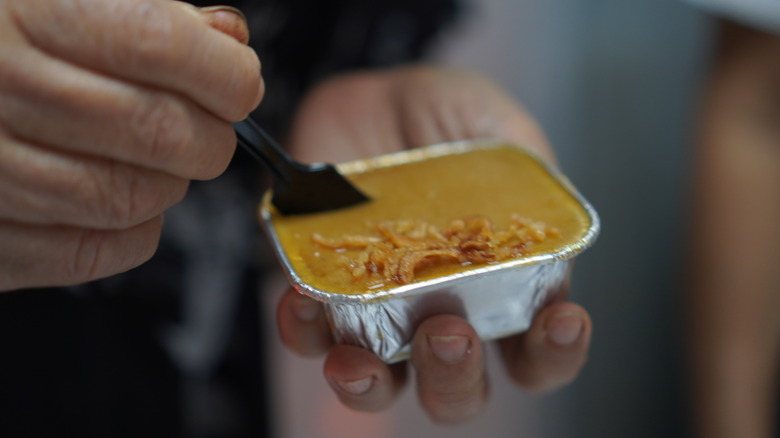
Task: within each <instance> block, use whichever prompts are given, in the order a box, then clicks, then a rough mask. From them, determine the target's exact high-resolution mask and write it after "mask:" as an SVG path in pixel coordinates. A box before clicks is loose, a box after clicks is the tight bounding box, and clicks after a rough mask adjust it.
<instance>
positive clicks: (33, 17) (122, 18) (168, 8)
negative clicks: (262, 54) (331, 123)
mask: <svg viewBox="0 0 780 438" xmlns="http://www.w3.org/2000/svg"><path fill="white" fill-rule="evenodd" d="M11 7H12V8H13V11H12V13H13V15H14V22H15V23H16V24H17V25H18V26H20V27H21V29H22V32H23V33H24V35H25V37H26V38H27V39H28V40H29V41H30V42H31V43H32V44H33V45H35V46H36V47H38V48H40V49H41V50H43V51H45V52H46V53H48V54H51V55H53V56H55V57H58V58H62V59H63V60H65V61H67V62H70V63H74V64H78V65H80V66H84V67H87V68H90V69H94V70H96V71H98V72H102V73H104V74H108V75H112V76H117V77H120V78H123V79H127V80H130V81H134V82H141V83H144V84H147V85H151V86H154V87H159V88H164V89H171V90H176V91H178V92H180V93H182V94H184V95H187V96H190V97H191V98H192V99H193V100H195V101H196V102H197V103H199V104H200V105H202V106H203V107H205V108H206V109H207V110H208V111H209V112H212V113H214V114H216V115H217V116H219V117H221V118H223V119H225V120H228V121H238V120H241V119H243V118H244V117H246V115H247V114H248V113H249V112H250V111H251V110H252V109H253V108H254V107H255V106H257V103H258V102H259V101H260V98H261V96H262V81H261V78H260V62H259V60H258V58H257V55H256V54H255V52H254V51H253V50H252V49H251V48H249V47H247V46H245V45H244V44H241V43H239V42H238V41H236V40H235V38H233V37H231V36H229V35H227V34H224V33H222V32H220V31H219V30H216V29H214V28H212V27H211V26H209V24H208V22H207V20H204V19H203V17H202V16H201V14H200V13H198V12H197V11H195V10H193V9H192V7H187V6H186V5H184V4H183V3H180V2H172V1H168V0H66V1H56V2H44V1H34V2H33V1H30V2H27V1H25V2H12V4H11Z"/></svg>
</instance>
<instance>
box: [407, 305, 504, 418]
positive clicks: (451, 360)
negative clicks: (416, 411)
mask: <svg viewBox="0 0 780 438" xmlns="http://www.w3.org/2000/svg"><path fill="white" fill-rule="evenodd" d="M412 364H413V365H414V368H415V369H416V370H417V391H418V395H419V397H420V401H421V404H422V406H423V408H425V410H426V411H427V412H428V414H429V416H430V417H431V419H432V420H433V421H435V422H437V423H442V424H455V423H461V422H466V421H468V420H470V419H472V418H474V417H475V416H476V415H477V414H478V413H479V412H480V411H481V410H482V409H483V407H484V406H485V403H486V401H487V396H488V392H489V387H488V383H487V376H486V374H485V364H484V358H483V349H482V344H481V343H480V341H479V337H478V336H477V334H476V332H475V331H474V329H473V328H472V327H471V326H470V325H469V324H468V323H467V322H466V321H464V320H463V319H462V318H459V317H456V316H452V315H439V316H435V317H432V318H429V319H427V320H426V321H424V322H423V323H422V324H421V325H420V327H419V328H418V329H417V332H416V333H415V336H414V339H413V341H412Z"/></svg>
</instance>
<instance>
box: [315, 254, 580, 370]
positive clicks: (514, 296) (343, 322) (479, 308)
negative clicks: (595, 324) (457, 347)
mask: <svg viewBox="0 0 780 438" xmlns="http://www.w3.org/2000/svg"><path fill="white" fill-rule="evenodd" d="M568 265H569V262H568V260H559V261H556V262H549V263H540V264H534V265H526V266H518V267H515V268H511V269H504V270H500V271H493V272H490V273H486V274H485V275H483V276H472V277H469V278H467V279H464V280H465V281H461V282H457V281H456V282H454V283H455V284H454V285H451V286H446V285H442V288H440V289H433V290H429V291H427V292H424V293H419V294H409V295H406V296H403V297H398V298H395V299H390V300H384V301H379V302H374V303H358V304H354V303H347V304H339V303H327V304H325V309H326V312H327V314H328V318H329V320H330V323H331V327H332V329H333V334H334V336H335V338H336V341H337V342H340V343H346V344H351V345H357V346H360V347H363V348H366V349H368V350H371V351H373V352H374V353H376V354H377V356H379V357H380V358H381V359H382V360H384V361H386V362H397V361H399V360H403V359H406V358H407V357H408V356H409V353H410V347H409V341H410V340H411V338H412V335H413V334H414V330H415V329H416V328H417V326H418V325H419V324H420V323H421V322H422V321H423V320H425V319H426V318H428V317H430V316H433V315H436V314H451V315H458V316H461V317H463V318H465V319H466V320H468V321H469V323H471V325H472V326H473V327H474V329H475V330H476V331H477V334H479V336H480V338H481V339H483V340H490V339H497V338H501V337H504V336H508V335H510V334H514V333H520V332H522V331H525V330H526V329H528V328H529V327H530V326H531V322H532V320H533V317H534V315H535V314H536V312H537V311H538V310H539V308H541V307H542V306H543V305H544V303H545V302H547V301H548V300H551V299H554V298H555V296H556V294H557V293H558V291H559V290H560V288H561V285H562V283H563V280H564V277H565V275H566V269H567V266H568Z"/></svg>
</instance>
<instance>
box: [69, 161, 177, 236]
mask: <svg viewBox="0 0 780 438" xmlns="http://www.w3.org/2000/svg"><path fill="white" fill-rule="evenodd" d="M160 178H162V180H161V179H160ZM87 184H89V187H86V188H84V189H83V190H81V191H80V193H83V194H84V195H83V196H85V197H87V198H88V199H86V200H85V201H84V203H86V204H87V205H89V207H90V208H89V209H88V210H89V211H91V212H92V213H93V217H94V219H93V223H92V225H93V226H95V227H98V228H101V229H117V230H119V229H126V228H130V227H133V226H136V225H138V224H140V223H142V222H145V221H147V220H149V219H151V218H153V217H154V216H156V215H158V214H160V213H161V212H162V211H164V210H165V209H166V208H168V207H169V206H171V205H173V204H174V203H176V202H178V201H179V200H181V198H182V197H183V196H184V193H185V192H186V187H187V183H186V180H180V179H176V178H173V177H167V176H164V175H162V174H161V173H159V172H154V171H149V170H144V169H141V168H137V167H134V166H130V165H126V164H122V163H117V162H111V163H109V164H108V165H107V167H106V172H105V174H104V175H103V177H101V178H93V179H91V180H89V182H88V183H87Z"/></svg>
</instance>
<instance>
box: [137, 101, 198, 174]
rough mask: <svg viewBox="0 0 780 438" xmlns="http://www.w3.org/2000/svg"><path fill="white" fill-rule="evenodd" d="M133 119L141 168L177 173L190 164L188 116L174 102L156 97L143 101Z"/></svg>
mask: <svg viewBox="0 0 780 438" xmlns="http://www.w3.org/2000/svg"><path fill="white" fill-rule="evenodd" d="M142 102H143V103H142V104H140V105H138V106H137V107H136V109H135V113H134V114H133V115H132V116H131V118H130V128H131V129H132V131H133V134H134V136H135V137H136V139H137V142H136V143H137V144H140V145H142V146H143V147H142V149H141V150H142V151H143V152H142V156H140V157H137V160H139V161H140V162H141V164H145V165H149V166H151V167H155V168H158V167H162V168H164V169H177V168H179V167H180V166H181V164H185V163H187V153H188V146H189V145H190V144H191V142H192V140H193V138H192V136H193V132H192V127H191V126H190V124H189V123H188V120H187V117H186V115H185V112H184V111H183V110H182V108H181V106H180V105H179V104H178V103H177V102H175V101H174V100H173V99H172V98H170V97H168V96H166V95H162V94H153V95H149V96H148V97H147V98H146V99H143V101H142Z"/></svg>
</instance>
